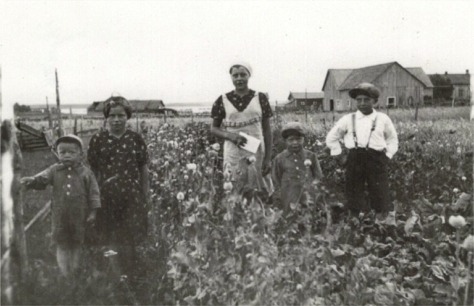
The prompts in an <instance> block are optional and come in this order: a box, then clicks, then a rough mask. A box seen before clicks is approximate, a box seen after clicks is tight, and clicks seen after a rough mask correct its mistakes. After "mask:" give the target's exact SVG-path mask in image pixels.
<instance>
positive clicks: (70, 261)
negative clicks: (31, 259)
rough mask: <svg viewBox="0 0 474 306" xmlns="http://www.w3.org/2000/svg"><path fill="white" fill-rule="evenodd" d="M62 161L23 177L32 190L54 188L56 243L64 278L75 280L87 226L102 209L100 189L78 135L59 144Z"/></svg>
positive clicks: (53, 225) (53, 218) (52, 210)
mask: <svg viewBox="0 0 474 306" xmlns="http://www.w3.org/2000/svg"><path fill="white" fill-rule="evenodd" d="M54 147H55V150H56V155H57V157H58V158H59V162H58V163H56V164H54V165H52V166H50V167H49V168H47V169H46V170H44V171H43V172H40V173H38V174H36V175H35V176H32V177H23V178H22V179H21V183H22V185H24V186H25V187H26V188H30V189H45V188H46V187H47V186H48V185H52V186H53V194H52V200H51V212H52V241H53V243H54V244H55V245H56V259H57V262H58V266H59V269H60V270H61V273H62V275H64V276H65V277H68V278H69V277H72V279H74V276H75V275H74V274H75V272H76V271H77V269H78V268H79V264H80V259H81V252H82V246H83V243H84V234H85V228H86V223H92V222H94V220H95V216H96V211H97V208H99V207H100V195H99V186H98V185H97V181H96V179H95V176H94V174H93V173H92V171H91V170H90V169H89V168H86V167H85V166H84V165H83V164H82V157H83V154H82V152H83V151H82V150H83V144H82V140H81V139H80V138H79V137H77V136H75V135H67V136H63V137H60V138H58V140H57V141H56V143H55V146H54Z"/></svg>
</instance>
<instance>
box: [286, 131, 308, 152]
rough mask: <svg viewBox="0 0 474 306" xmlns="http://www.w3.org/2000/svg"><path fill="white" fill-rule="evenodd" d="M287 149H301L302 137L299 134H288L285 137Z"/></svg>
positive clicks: (293, 150) (295, 150)
mask: <svg viewBox="0 0 474 306" xmlns="http://www.w3.org/2000/svg"><path fill="white" fill-rule="evenodd" d="M285 142H286V147H287V149H288V151H290V152H292V153H296V152H299V151H301V150H303V144H304V137H303V136H301V135H289V136H288V137H286V139H285Z"/></svg>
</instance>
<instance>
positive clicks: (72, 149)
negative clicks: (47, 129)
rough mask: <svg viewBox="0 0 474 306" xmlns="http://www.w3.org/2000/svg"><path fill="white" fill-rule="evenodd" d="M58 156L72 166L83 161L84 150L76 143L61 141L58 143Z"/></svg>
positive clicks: (66, 164) (64, 162) (65, 163)
mask: <svg viewBox="0 0 474 306" xmlns="http://www.w3.org/2000/svg"><path fill="white" fill-rule="evenodd" d="M58 157H59V160H60V161H61V162H62V163H63V164H64V165H65V166H72V165H74V164H77V163H79V162H80V161H81V158H82V150H81V149H80V148H79V145H78V144H76V143H67V142H61V143H60V144H58Z"/></svg>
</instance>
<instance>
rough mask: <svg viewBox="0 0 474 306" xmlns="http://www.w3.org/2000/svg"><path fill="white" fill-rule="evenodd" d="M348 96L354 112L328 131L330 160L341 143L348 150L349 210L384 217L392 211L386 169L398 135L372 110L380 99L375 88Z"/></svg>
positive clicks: (366, 87) (356, 90) (362, 87)
mask: <svg viewBox="0 0 474 306" xmlns="http://www.w3.org/2000/svg"><path fill="white" fill-rule="evenodd" d="M349 95H350V97H351V98H352V99H355V100H356V102H357V111H356V112H355V113H351V114H347V115H345V116H343V117H342V118H341V119H339V121H338V122H337V123H336V124H335V125H334V127H333V128H332V129H331V130H330V131H329V133H328V135H327V137H326V145H327V147H328V148H329V149H330V150H331V155H333V156H336V155H340V154H341V152H342V149H341V145H340V142H339V141H340V140H342V141H343V142H344V145H345V147H346V148H347V149H349V154H348V156H347V161H343V162H342V163H343V164H345V167H346V197H347V205H348V208H349V210H350V211H351V212H353V213H355V214H358V213H360V212H367V211H368V210H370V209H373V210H375V212H376V213H377V214H378V215H380V216H381V217H384V215H386V214H387V213H388V212H389V211H390V210H391V209H392V204H391V201H390V196H389V186H388V169H387V167H388V163H389V161H390V159H391V158H392V157H393V155H394V154H395V153H396V152H397V150H398V138H397V132H396V131H395V127H394V126H393V123H392V120H390V118H389V117H388V116H387V115H386V114H384V113H380V112H377V111H376V110H375V109H374V108H373V106H374V104H375V103H376V102H377V99H378V97H379V96H380V91H379V90H378V89H377V87H375V86H374V85H373V84H370V83H361V84H359V85H358V86H356V87H355V88H353V89H351V90H350V91H349ZM366 185H367V187H366ZM366 191H368V194H369V201H367V199H366V196H365V192H366Z"/></svg>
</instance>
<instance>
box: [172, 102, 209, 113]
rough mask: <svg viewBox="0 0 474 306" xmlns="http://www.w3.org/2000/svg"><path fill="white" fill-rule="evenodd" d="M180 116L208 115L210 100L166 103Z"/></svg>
mask: <svg viewBox="0 0 474 306" xmlns="http://www.w3.org/2000/svg"><path fill="white" fill-rule="evenodd" d="M167 105H168V107H170V108H172V109H174V110H176V111H177V112H178V113H179V115H180V116H192V115H199V116H208V115H210V114H211V109H212V102H189V103H184V102H183V103H168V104H167Z"/></svg>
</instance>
